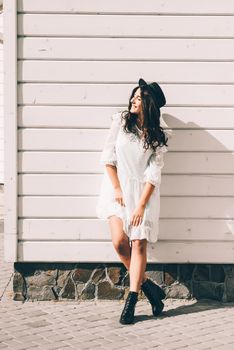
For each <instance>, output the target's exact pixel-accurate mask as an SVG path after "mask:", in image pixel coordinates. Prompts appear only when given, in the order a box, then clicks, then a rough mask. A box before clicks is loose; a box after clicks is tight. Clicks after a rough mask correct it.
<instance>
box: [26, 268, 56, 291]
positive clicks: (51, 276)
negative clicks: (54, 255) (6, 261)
mask: <svg viewBox="0 0 234 350" xmlns="http://www.w3.org/2000/svg"><path fill="white" fill-rule="evenodd" d="M56 279H57V270H46V271H44V270H35V271H34V273H33V275H31V276H27V277H26V278H25V280H26V284H27V286H28V287H29V286H37V287H43V286H55V285H56Z"/></svg>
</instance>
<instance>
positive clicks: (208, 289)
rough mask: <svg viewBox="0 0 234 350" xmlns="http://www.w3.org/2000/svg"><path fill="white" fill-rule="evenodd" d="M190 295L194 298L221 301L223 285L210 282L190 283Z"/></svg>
mask: <svg viewBox="0 0 234 350" xmlns="http://www.w3.org/2000/svg"><path fill="white" fill-rule="evenodd" d="M192 290H193V292H192V294H193V296H194V297H195V298H197V299H200V298H208V299H214V300H222V298H223V293H224V284H223V283H217V282H211V281H192Z"/></svg>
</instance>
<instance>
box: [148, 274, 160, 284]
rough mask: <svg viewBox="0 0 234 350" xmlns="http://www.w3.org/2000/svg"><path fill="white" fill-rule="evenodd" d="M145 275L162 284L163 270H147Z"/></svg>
mask: <svg viewBox="0 0 234 350" xmlns="http://www.w3.org/2000/svg"><path fill="white" fill-rule="evenodd" d="M146 275H147V276H148V277H149V278H150V279H152V280H153V281H154V282H155V283H157V284H160V285H161V284H163V271H147V272H146Z"/></svg>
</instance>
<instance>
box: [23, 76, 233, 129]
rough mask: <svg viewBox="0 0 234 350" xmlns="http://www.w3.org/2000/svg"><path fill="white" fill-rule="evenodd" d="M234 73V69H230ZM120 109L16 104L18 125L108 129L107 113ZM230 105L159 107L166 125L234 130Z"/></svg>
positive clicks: (180, 127)
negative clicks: (223, 106)
mask: <svg viewBox="0 0 234 350" xmlns="http://www.w3.org/2000/svg"><path fill="white" fill-rule="evenodd" d="M233 72H234V69H233ZM123 109H124V108H122V109H121V108H119V107H112V106H106V107H101V106H95V107H92V106H37V105H35V106H20V107H18V126H20V127H34V128H35V127H50V128H51V127H55V128H73V127H76V128H78V127H80V128H109V127H110V124H111V116H112V115H113V114H114V113H117V112H120V111H121V110H123ZM233 115H234V108H231V107H230V108H222V107H216V108H215V107H208V108H207V107H200V108H199V107H163V108H161V116H162V118H163V120H164V121H165V122H166V123H167V125H168V127H171V128H179V129H199V128H202V129H204V128H205V129H234V118H233Z"/></svg>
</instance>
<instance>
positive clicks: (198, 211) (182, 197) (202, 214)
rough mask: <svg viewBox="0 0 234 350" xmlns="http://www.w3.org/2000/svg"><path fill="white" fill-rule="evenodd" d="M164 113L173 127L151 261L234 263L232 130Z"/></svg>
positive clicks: (233, 147)
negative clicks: (205, 125)
mask: <svg viewBox="0 0 234 350" xmlns="http://www.w3.org/2000/svg"><path fill="white" fill-rule="evenodd" d="M162 118H163V120H164V121H165V122H166V124H167V125H168V126H169V127H170V128H171V129H173V132H172V136H171V138H170V139H169V142H168V146H169V147H168V149H169V152H168V153H166V155H165V166H164V169H163V177H162V184H161V210H160V223H159V225H160V229H159V237H158V242H156V244H155V243H152V244H149V246H148V261H149V262H157V261H158V262H162V261H164V262H177V263H180V262H201V263H206V262H224V263H225V262H228V263H230V262H232V261H234V257H233V249H234V245H233V243H232V242H233V241H234V220H233V217H234V200H233V196H234V178H233V174H234V154H233V152H232V151H233V150H234V138H233V130H231V129H219V128H217V126H216V128H214V127H213V128H211V129H208V128H207V129H204V128H202V127H201V126H199V125H198V124H196V123H194V122H188V123H184V122H183V121H181V120H180V119H179V118H177V117H176V116H175V115H171V114H168V113H163V114H162ZM230 241H231V242H230ZM165 242H166V245H165ZM165 247H166V251H165ZM167 258H168V259H167Z"/></svg>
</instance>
